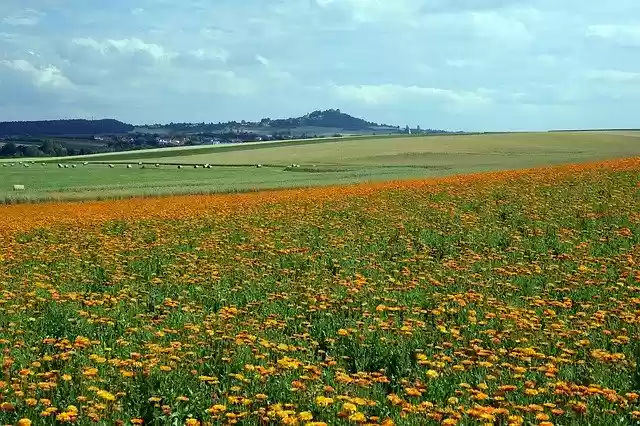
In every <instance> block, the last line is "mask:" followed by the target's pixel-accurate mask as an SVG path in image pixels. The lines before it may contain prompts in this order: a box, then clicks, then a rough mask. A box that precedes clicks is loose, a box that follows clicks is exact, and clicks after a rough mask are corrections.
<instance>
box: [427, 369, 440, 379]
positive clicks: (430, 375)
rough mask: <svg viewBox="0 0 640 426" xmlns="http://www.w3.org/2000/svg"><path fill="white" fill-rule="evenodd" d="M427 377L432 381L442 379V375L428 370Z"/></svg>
mask: <svg viewBox="0 0 640 426" xmlns="http://www.w3.org/2000/svg"><path fill="white" fill-rule="evenodd" d="M427 377H429V378H430V379H437V378H438V377H440V374H438V372H437V371H436V370H427Z"/></svg>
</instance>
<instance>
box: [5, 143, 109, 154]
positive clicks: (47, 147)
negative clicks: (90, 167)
mask: <svg viewBox="0 0 640 426" xmlns="http://www.w3.org/2000/svg"><path fill="white" fill-rule="evenodd" d="M97 152H99V151H95V150H92V149H89V148H80V149H74V148H67V147H65V146H64V145H63V144H61V143H59V142H53V141H45V142H44V143H42V145H39V146H38V145H16V144H15V143H14V142H8V143H6V144H4V145H2V146H1V147H0V157H66V156H67V155H87V154H95V153H97Z"/></svg>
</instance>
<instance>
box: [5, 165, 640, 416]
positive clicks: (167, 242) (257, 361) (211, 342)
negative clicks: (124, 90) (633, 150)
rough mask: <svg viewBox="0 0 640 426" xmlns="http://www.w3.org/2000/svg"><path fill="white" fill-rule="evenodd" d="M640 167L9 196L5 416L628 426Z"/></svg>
mask: <svg viewBox="0 0 640 426" xmlns="http://www.w3.org/2000/svg"><path fill="white" fill-rule="evenodd" d="M639 178H640V160H639V159H630V160H621V161H612V162H608V163H603V164H595V165H583V166H566V167H554V168H545V169H536V170H527V171H520V172H501V173H490V174H483V175H474V176H460V177H448V178H442V179H438V180H427V181H414V182H396V183H387V184H379V185H370V184H365V185H355V186H349V187H340V188H335V187H334V188H328V189H327V188H314V189H310V190H290V191H279V192H261V193H256V194H236V195H224V196H223V195H218V196H215V195H214V196H199V197H196V196H194V197H175V198H165V199H148V200H140V199H136V200H120V201H111V202H88V203H82V204H69V205H67V204H56V205H18V206H3V207H0V214H1V215H2V217H3V218H4V220H3V221H2V222H0V246H1V247H3V251H2V252H0V284H1V285H2V293H0V348H1V349H2V351H1V352H0V353H1V355H0V365H2V369H3V370H2V373H3V374H2V378H1V379H0V388H1V389H2V390H3V392H2V399H1V400H0V423H2V424H12V425H13V424H16V423H17V422H18V421H19V420H21V419H24V420H23V423H22V424H28V423H27V422H26V420H27V419H29V420H30V421H31V422H32V424H37V425H45V426H46V425H58V424H65V423H70V422H73V423H75V424H77V425H80V426H84V425H89V424H96V423H97V424H140V422H144V424H145V425H165V424H172V425H173V424H176V425H214V424H228V423H233V422H236V423H238V424H243V425H249V426H252V425H256V426H257V425H264V424H283V425H291V424H299V425H305V424H311V425H318V426H319V425H338V426H341V425H345V426H346V425H354V424H377V425H382V424H384V425H387V426H390V425H393V424H397V425H407V426H413V425H416V426H417V425H437V424H464V425H483V424H487V423H489V424H502V425H523V424H537V425H549V424H562V425H567V426H574V425H575V426H578V425H585V424H594V425H595V424H597V425H603V426H608V425H620V424H625V425H626V424H636V423H637V421H638V419H640V404H639V395H638V393H639V392H640V380H639V379H638V377H639V376H638V361H639V360H640V355H639V354H640V353H639V352H638V344H637V336H638V335H639V333H640V321H639V316H638V310H637V306H638V303H639V302H638V294H639V292H640V268H639V266H638V262H637V259H638V258H639V256H640V215H639V214H638V212H639V211H640V192H639V188H638V186H637V183H638V179H639ZM40 215H41V216H40ZM70 215H73V217H70ZM20 218H22V220H19V219H20ZM308 422H317V423H308ZM545 422H546V423H545Z"/></svg>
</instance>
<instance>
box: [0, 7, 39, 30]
mask: <svg viewBox="0 0 640 426" xmlns="http://www.w3.org/2000/svg"><path fill="white" fill-rule="evenodd" d="M43 17H44V13H42V12H39V11H37V10H34V9H25V10H22V11H20V12H18V13H15V14H13V15H9V16H7V17H5V18H4V19H3V20H2V23H4V24H7V25H12V26H32V25H37V24H38V23H39V22H40V20H41V19H42V18H43Z"/></svg>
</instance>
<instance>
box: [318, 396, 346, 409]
mask: <svg viewBox="0 0 640 426" xmlns="http://www.w3.org/2000/svg"><path fill="white" fill-rule="evenodd" d="M316 404H317V405H320V406H322V407H328V406H329V405H331V404H333V398H327V397H326V396H322V395H320V396H318V397H316ZM352 405H353V404H352Z"/></svg>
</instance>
